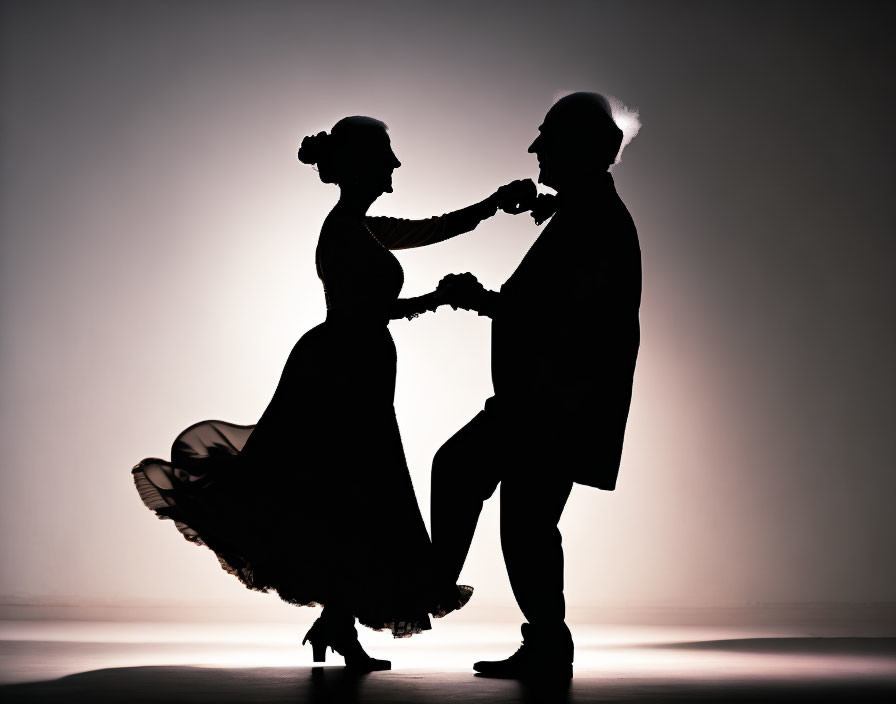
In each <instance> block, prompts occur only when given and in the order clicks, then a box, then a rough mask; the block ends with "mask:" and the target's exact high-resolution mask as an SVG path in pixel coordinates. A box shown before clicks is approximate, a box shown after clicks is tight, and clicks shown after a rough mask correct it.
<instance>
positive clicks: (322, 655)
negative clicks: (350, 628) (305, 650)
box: [311, 641, 327, 662]
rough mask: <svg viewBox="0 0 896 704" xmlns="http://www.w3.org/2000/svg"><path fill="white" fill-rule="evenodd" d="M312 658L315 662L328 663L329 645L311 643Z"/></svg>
mask: <svg viewBox="0 0 896 704" xmlns="http://www.w3.org/2000/svg"><path fill="white" fill-rule="evenodd" d="M311 656H312V658H313V659H314V662H326V661H327V644H326V643H315V642H314V641H312V642H311Z"/></svg>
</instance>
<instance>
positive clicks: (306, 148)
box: [299, 132, 330, 164]
mask: <svg viewBox="0 0 896 704" xmlns="http://www.w3.org/2000/svg"><path fill="white" fill-rule="evenodd" d="M329 139H330V135H328V134H327V133H326V132H318V133H317V134H315V135H311V136H309V137H305V139H303V140H302V144H301V146H300V147H299V161H301V162H302V163H303V164H318V163H320V160H321V157H322V156H323V154H324V150H325V149H326V146H327V141H328V140H329Z"/></svg>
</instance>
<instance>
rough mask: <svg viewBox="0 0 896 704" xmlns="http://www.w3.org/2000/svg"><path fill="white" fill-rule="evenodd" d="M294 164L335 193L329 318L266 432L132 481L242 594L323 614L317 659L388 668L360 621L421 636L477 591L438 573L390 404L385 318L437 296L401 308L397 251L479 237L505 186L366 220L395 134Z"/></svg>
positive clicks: (188, 441)
mask: <svg viewBox="0 0 896 704" xmlns="http://www.w3.org/2000/svg"><path fill="white" fill-rule="evenodd" d="M299 159H300V160H301V161H302V162H304V163H306V164H316V165H317V169H318V172H319V175H320V179H321V181H323V182H324V183H335V184H337V185H338V186H339V189H340V197H339V202H338V203H337V204H336V205H335V207H334V208H333V210H332V211H331V212H330V214H329V215H328V216H327V218H326V220H325V221H324V223H323V227H322V228H321V233H320V239H319V241H318V245H317V253H316V260H317V273H318V276H319V277H320V279H321V281H322V282H323V285H324V291H325V295H326V302H327V318H326V321H325V322H323V323H321V324H320V325H318V326H317V327H315V328H313V329H311V330H310V331H308V332H307V333H305V335H303V336H302V338H301V339H300V340H299V341H298V343H297V344H296V346H295V347H294V348H293V350H292V353H291V354H290V355H289V358H288V360H287V362H286V366H285V368H284V370H283V374H282V376H281V378H280V382H279V384H278V386H277V389H276V391H275V393H274V396H273V398H272V399H271V402H270V405H268V407H267V409H266V410H265V412H264V414H263V415H262V417H261V419H260V420H259V421H258V423H257V425H255V426H237V425H233V424H229V423H224V422H222V421H203V422H202V423H198V424H196V425H194V426H192V427H191V428H188V429H187V430H186V431H184V432H183V433H182V434H181V435H180V436H179V437H178V438H177V440H176V441H175V443H174V446H173V447H172V452H171V454H172V461H171V462H170V463H168V462H164V461H163V460H157V459H148V460H144V461H143V462H141V463H140V464H139V465H137V467H135V468H134V470H133V473H134V477H135V482H136V484H137V488H138V490H139V491H140V495H141V497H142V499H143V501H144V503H145V504H146V505H147V506H148V507H149V508H150V509H152V510H154V511H155V512H156V513H157V514H158V515H159V516H160V517H163V518H170V519H172V520H174V521H175V522H176V525H177V527H178V529H179V530H180V531H181V532H182V533H183V534H184V536H185V537H186V538H187V539H188V540H191V541H193V542H196V543H199V544H205V545H208V547H210V548H211V549H212V550H214V551H215V553H216V554H217V556H218V558H219V560H220V562H221V564H222V566H223V567H224V569H225V570H227V571H228V572H230V573H231V574H234V575H235V576H237V577H238V578H239V579H240V580H241V581H242V582H243V584H245V585H246V586H247V587H249V588H251V589H258V590H262V591H266V590H268V589H275V590H276V591H277V592H278V594H279V595H280V597H281V598H283V599H284V600H286V601H288V602H290V603H293V604H303V605H308V604H322V605H323V606H324V609H323V612H322V614H321V616H320V618H318V619H317V621H316V622H315V623H314V625H313V626H312V628H311V630H310V631H309V632H308V634H307V635H306V637H305V641H310V642H311V645H312V648H313V651H314V658H315V660H321V659H323V655H324V652H325V648H326V647H327V646H331V647H332V648H333V649H335V650H336V651H337V652H339V653H340V654H342V655H343V656H344V657H345V660H346V665H347V666H349V667H353V668H357V669H359V670H372V669H385V668H388V667H389V666H390V664H389V662H388V661H384V660H375V659H373V658H370V657H369V656H368V655H367V654H366V653H365V652H364V650H363V649H362V648H361V645H360V643H359V642H358V637H357V632H356V631H355V628H354V622H355V618H357V619H358V620H359V621H360V622H361V623H362V624H364V625H366V626H369V627H371V628H375V629H382V628H390V629H391V630H392V632H393V634H394V635H395V636H396V637H398V636H405V635H411V634H414V633H418V632H420V631H421V630H424V629H427V628H429V617H428V614H433V615H435V616H442V615H444V614H446V613H448V612H450V611H452V610H454V609H457V608H460V607H461V606H463V605H464V604H465V603H466V601H467V600H468V599H469V598H470V594H471V593H472V589H471V588H470V587H463V586H457V585H455V584H450V583H439V581H438V579H437V578H436V577H435V575H436V574H437V573H439V570H437V569H435V568H434V566H433V565H432V549H431V544H430V541H429V536H428V534H427V532H426V528H425V526H424V523H423V519H422V517H421V515H420V510H419V508H418V505H417V500H416V496H415V494H414V490H413V486H412V484H411V479H410V475H409V473H408V468H407V464H406V461H405V457H404V451H403V448H402V444H401V437H400V435H399V430H398V425H397V423H396V419H395V410H394V407H393V395H394V388H395V346H394V344H393V342H392V337H391V335H390V334H389V329H388V327H387V326H388V322H389V320H390V319H391V318H400V317H413V316H414V315H416V314H418V313H421V312H423V311H425V310H434V309H435V308H436V307H437V306H438V305H439V303H440V300H439V299H438V298H437V296H436V294H435V292H434V293H431V294H427V295H424V296H420V297H417V298H411V299H400V298H399V297H398V295H399V291H400V290H401V287H402V283H403V279H404V275H403V273H402V269H401V266H400V264H399V263H398V260H397V259H396V258H395V256H394V255H393V254H392V253H391V252H390V251H389V250H392V249H403V248H408V247H419V246H423V245H428V244H433V243H436V242H441V241H443V240H445V239H448V238H449V237H454V236H455V235H459V234H461V233H464V232H468V231H470V230H472V229H473V228H474V227H476V226H477V225H478V224H479V223H480V222H481V221H482V220H483V219H485V218H488V217H490V216H492V215H494V214H495V211H496V209H497V207H498V205H499V204H501V202H502V200H503V199H505V196H506V189H507V188H508V187H502V189H499V191H498V192H496V193H495V194H493V195H492V196H489V198H487V199H486V200H484V201H482V202H481V203H477V204H475V205H472V206H470V207H468V208H464V209H463V210H459V211H457V212H453V213H449V214H447V215H444V216H441V217H435V218H430V219H428V220H419V221H412V220H400V219H394V218H384V217H368V216H367V215H366V213H367V209H368V208H369V207H370V205H371V204H372V203H373V202H374V201H375V200H376V199H377V198H378V197H379V196H380V195H382V194H383V193H387V192H391V191H392V172H393V171H394V170H395V169H396V168H398V167H399V166H400V165H401V164H400V162H399V161H398V159H397V158H396V157H395V154H394V153H393V151H392V147H391V144H390V141H389V136H388V134H387V132H386V126H385V125H384V124H383V123H382V122H380V121H378V120H374V119H372V118H369V117H347V118H345V119H343V120H340V121H339V122H337V123H336V125H335V126H334V127H333V129H332V130H331V132H330V133H329V134H327V133H320V134H317V135H315V136H311V137H306V138H305V139H304V140H303V141H302V146H301V149H300V150H299ZM305 641H303V642H305Z"/></svg>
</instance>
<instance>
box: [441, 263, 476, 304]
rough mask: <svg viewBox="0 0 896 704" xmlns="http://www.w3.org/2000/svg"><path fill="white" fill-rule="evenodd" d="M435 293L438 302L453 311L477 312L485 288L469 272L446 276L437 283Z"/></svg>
mask: <svg viewBox="0 0 896 704" xmlns="http://www.w3.org/2000/svg"><path fill="white" fill-rule="evenodd" d="M435 293H436V297H437V298H438V299H439V300H440V301H442V302H443V303H447V304H448V305H450V306H451V307H452V308H454V310H457V309H458V308H463V309H464V310H478V309H479V307H480V305H481V303H482V298H483V295H484V294H485V287H484V286H483V285H482V284H481V283H479V281H478V280H477V279H476V277H475V276H473V275H472V274H471V273H469V272H467V273H465V274H448V276H446V277H444V278H443V279H442V280H441V281H439V285H438V286H437V287H436V291H435Z"/></svg>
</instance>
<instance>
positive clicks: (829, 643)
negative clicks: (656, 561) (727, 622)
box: [637, 638, 896, 659]
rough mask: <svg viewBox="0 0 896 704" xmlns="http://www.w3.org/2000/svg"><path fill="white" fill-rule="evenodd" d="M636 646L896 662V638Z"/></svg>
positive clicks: (754, 639)
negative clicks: (850, 657)
mask: <svg viewBox="0 0 896 704" xmlns="http://www.w3.org/2000/svg"><path fill="white" fill-rule="evenodd" d="M637 647H651V648H674V649H680V650H715V651H720V652H728V653H761V654H765V655H819V656H824V655H830V656H856V657H883V658H893V659H896V638H736V639H730V640H704V641H691V642H683V643H658V644H653V645H649V646H643V645H640V646H637Z"/></svg>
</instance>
